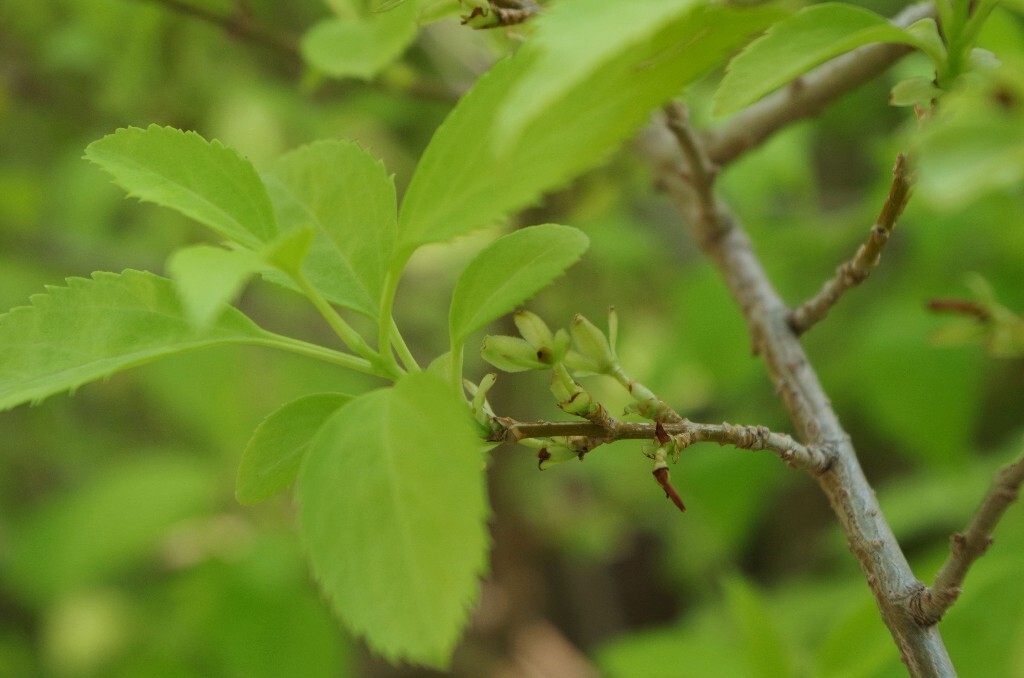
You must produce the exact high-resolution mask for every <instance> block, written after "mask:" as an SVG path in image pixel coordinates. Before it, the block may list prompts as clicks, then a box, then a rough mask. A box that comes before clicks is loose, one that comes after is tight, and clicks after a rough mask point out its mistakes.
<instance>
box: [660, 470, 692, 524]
mask: <svg viewBox="0 0 1024 678" xmlns="http://www.w3.org/2000/svg"><path fill="white" fill-rule="evenodd" d="M653 473H654V479H655V480H657V481H658V484H659V485H661V489H663V490H665V496H666V497H667V498H668V499H671V500H672V503H673V504H675V505H676V506H677V507H678V508H679V510H680V511H682V512H683V513H686V504H684V503H683V498H682V497H680V496H679V493H678V492H677V491H676V488H674V487H673V486H672V482H671V481H670V480H669V479H668V467H665V466H661V467H659V468H656V469H654V472H653Z"/></svg>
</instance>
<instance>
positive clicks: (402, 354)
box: [390, 318, 422, 372]
mask: <svg viewBox="0 0 1024 678" xmlns="http://www.w3.org/2000/svg"><path fill="white" fill-rule="evenodd" d="M390 320H391V341H392V343H393V344H394V347H395V350H396V351H398V358H399V359H400V360H401V361H402V364H403V365H404V366H405V369H407V370H409V371H410V372H421V371H422V369H421V368H420V364H419V363H418V362H416V357H415V356H414V355H413V354H412V351H410V350H409V345H408V344H406V343H405V337H403V336H402V333H401V332H400V331H399V329H398V324H397V323H395V319H394V318H391V319H390Z"/></svg>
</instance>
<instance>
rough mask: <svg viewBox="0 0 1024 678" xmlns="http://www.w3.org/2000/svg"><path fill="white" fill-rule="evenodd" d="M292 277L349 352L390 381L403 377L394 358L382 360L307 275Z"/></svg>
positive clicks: (298, 274)
mask: <svg viewBox="0 0 1024 678" xmlns="http://www.w3.org/2000/svg"><path fill="white" fill-rule="evenodd" d="M292 277H293V279H294V280H295V282H296V283H297V284H298V285H299V288H300V289H301V290H302V292H303V293H304V294H305V295H306V296H307V297H308V298H309V300H310V301H311V302H313V305H314V306H316V309H317V310H318V311H319V312H320V315H322V316H323V317H324V320H326V321H327V324H328V325H330V326H331V329H332V330H334V333H335V334H337V335H338V336H339V337H340V338H341V340H342V341H343V342H344V343H345V345H346V346H347V347H348V348H349V350H351V351H352V352H353V353H355V354H357V355H359V356H361V357H363V358H364V359H366V361H367V362H368V363H369V364H370V365H371V366H372V367H373V368H374V372H373V373H374V374H379V375H381V376H386V377H388V378H389V379H398V378H399V377H401V376H402V369H401V368H400V367H399V366H398V364H397V363H396V362H395V361H394V357H392V359H391V362H390V363H388V362H387V361H385V360H382V359H381V356H380V355H378V354H377V352H376V351H374V350H373V349H372V348H370V345H369V344H367V343H366V340H365V339H363V337H362V335H361V334H359V333H358V332H356V331H355V329H353V328H352V326H351V325H349V324H348V323H347V322H345V319H344V318H342V317H341V315H339V314H338V311H337V310H335V308H334V307H333V306H331V304H330V303H329V302H328V301H327V300H326V299H324V297H323V295H321V294H320V292H319V291H318V290H317V289H316V288H315V287H314V286H313V284H312V283H310V282H309V278H307V277H306V276H305V274H303V273H302V272H301V271H299V272H298V273H296V274H294V275H293V276H292Z"/></svg>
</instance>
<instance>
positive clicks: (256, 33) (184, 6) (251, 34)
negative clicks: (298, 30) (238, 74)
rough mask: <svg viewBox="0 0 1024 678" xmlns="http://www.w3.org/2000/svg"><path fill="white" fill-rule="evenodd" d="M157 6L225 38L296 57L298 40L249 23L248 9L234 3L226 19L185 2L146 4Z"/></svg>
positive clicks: (167, 0) (164, 0)
mask: <svg viewBox="0 0 1024 678" xmlns="http://www.w3.org/2000/svg"><path fill="white" fill-rule="evenodd" d="M149 1H150V2H155V3H156V4H158V5H163V6H164V7H166V8H168V9H169V10H171V11H173V12H177V13H179V14H183V15H185V16H190V17H192V18H194V19H199V20H200V21H205V22H206V23H209V24H213V25H214V26H217V27H218V28H220V29H221V30H223V31H224V32H225V33H227V34H228V35H230V36H232V37H234V38H237V39H239V40H247V41H249V42H253V43H255V44H257V45H262V46H264V47H269V48H271V49H273V50H275V51H278V52H283V53H285V54H287V55H289V56H291V57H298V56H299V47H298V45H299V40H298V38H297V37H295V36H292V35H287V34H284V33H280V32H277V31H273V30H271V29H270V28H267V27H265V26H261V25H260V24H258V23H256V22H255V21H253V20H252V18H251V16H250V14H249V11H248V8H247V7H246V6H245V5H244V3H242V2H237V1H236V3H235V8H236V11H235V12H234V14H232V15H231V16H225V15H222V14H217V13H216V12H211V11H210V10H208V9H205V8H203V7H196V6H195V5H192V4H189V3H187V2H184V1H183V0H149Z"/></svg>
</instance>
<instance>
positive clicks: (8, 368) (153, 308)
mask: <svg viewBox="0 0 1024 678" xmlns="http://www.w3.org/2000/svg"><path fill="white" fill-rule="evenodd" d="M263 334H264V333H263V330H261V329H260V328H259V327H257V326H256V325H255V324H254V323H253V322H252V321H251V320H249V319H248V318H247V317H246V316H244V315H243V314H242V313H241V312H240V311H237V310H235V309H231V308H229V309H227V310H226V311H225V312H224V313H223V314H222V315H221V316H220V317H219V318H218V319H217V322H216V323H214V324H213V325H211V326H210V327H209V328H207V329H202V330H200V329H197V328H196V327H195V325H194V324H193V323H192V322H190V321H189V317H188V315H187V314H186V313H185V310H184V309H183V308H182V306H181V302H180V300H179V298H178V294H177V292H176V290H175V288H174V283H173V282H171V281H170V280H167V279H166V278H160V277H158V276H155V275H153V274H150V273H144V272H140V271H125V272H124V273H122V274H120V275H118V274H114V273H94V274H93V277H92V278H91V279H84V278H71V279H69V280H68V286H67V287H50V288H48V290H47V293H46V294H37V295H35V296H33V297H32V305H31V306H22V307H19V308H15V309H13V310H12V311H10V312H9V313H7V314H5V315H2V316H0V410H3V409H9V408H11V407H14V406H16V405H20V404H21V403H25V402H36V401H39V400H42V399H43V398H46V397H47V396H50V395H53V394H54V393H59V392H60V391H66V390H69V389H70V390H73V389H75V388H76V387H78V386H80V385H82V384H84V383H86V382H89V381H93V380H95V379H99V378H102V377H105V376H107V375H110V374H113V373H114V372H118V371H120V370H124V369H126V368H129V367H134V366H136V365H140V364H142V363H145V362H148V361H150V360H153V359H154V358H159V357H162V356H167V355H173V354H175V353H181V352H182V351H189V350H193V349H197V348H203V347H207V346H217V345H221V344H228V343H245V342H250V341H253V340H257V339H259V338H260V337H261V336H262V335H263Z"/></svg>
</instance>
